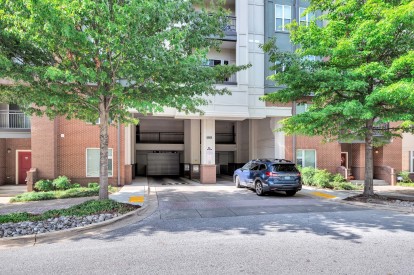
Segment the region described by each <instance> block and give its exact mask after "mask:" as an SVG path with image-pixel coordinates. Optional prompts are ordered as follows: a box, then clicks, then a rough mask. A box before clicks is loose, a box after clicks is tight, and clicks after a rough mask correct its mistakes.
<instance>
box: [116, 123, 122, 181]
mask: <svg viewBox="0 0 414 275" xmlns="http://www.w3.org/2000/svg"><path fill="white" fill-rule="evenodd" d="M116 138H117V149H116V152H117V160H118V161H117V164H118V168H117V169H118V173H117V174H118V183H117V185H118V187H119V186H121V123H120V122H119V121H118V131H117V135H116Z"/></svg>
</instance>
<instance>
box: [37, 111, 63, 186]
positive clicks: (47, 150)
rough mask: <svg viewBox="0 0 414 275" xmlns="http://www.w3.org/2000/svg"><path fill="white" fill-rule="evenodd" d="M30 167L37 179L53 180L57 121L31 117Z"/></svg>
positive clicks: (55, 169) (55, 167)
mask: <svg viewBox="0 0 414 275" xmlns="http://www.w3.org/2000/svg"><path fill="white" fill-rule="evenodd" d="M31 123H32V129H31V132H32V167H34V168H37V169H38V177H39V179H54V178H55V177H56V176H57V174H58V172H57V162H56V159H57V143H56V138H57V133H56V130H57V126H58V125H57V119H55V120H50V119H48V118H47V117H32V118H31Z"/></svg>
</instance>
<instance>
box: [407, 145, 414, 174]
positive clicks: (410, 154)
mask: <svg viewBox="0 0 414 275" xmlns="http://www.w3.org/2000/svg"><path fill="white" fill-rule="evenodd" d="M408 159H409V161H410V163H409V167H410V173H414V166H413V160H414V151H411V150H410V151H408Z"/></svg>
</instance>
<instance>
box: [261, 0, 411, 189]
mask: <svg viewBox="0 0 414 275" xmlns="http://www.w3.org/2000/svg"><path fill="white" fill-rule="evenodd" d="M310 2H311V3H310V7H309V8H308V9H307V11H306V12H310V11H313V12H316V11H319V12H321V14H322V15H321V16H320V17H319V18H317V19H316V20H324V24H320V23H319V25H318V22H317V21H316V20H315V21H313V22H312V23H311V24H310V25H309V26H302V25H299V24H298V23H297V22H293V23H292V25H291V27H290V30H291V40H292V42H293V43H294V44H296V45H297V46H298V50H297V51H296V52H295V53H288V52H282V51H280V50H278V49H277V48H276V47H275V46H274V44H275V41H269V42H268V43H266V44H265V45H263V49H264V51H266V52H268V53H269V56H270V62H273V64H275V65H274V66H273V67H272V69H273V70H276V74H274V75H272V76H271V77H270V78H271V79H272V80H274V81H276V82H277V83H279V84H281V85H284V86H283V87H284V88H282V90H280V91H277V92H274V93H271V94H268V95H266V96H264V97H263V100H265V101H270V102H292V101H297V102H299V103H300V102H303V101H305V98H310V100H311V102H312V105H311V107H310V109H309V111H307V112H305V113H303V114H299V115H295V116H292V117H289V118H287V119H285V120H284V121H283V126H282V129H281V130H283V131H284V132H286V133H287V134H302V135H310V136H323V137H324V139H325V140H328V141H332V140H335V139H355V138H356V137H360V138H363V139H364V142H365V186H364V195H366V196H370V195H373V194H374V192H373V155H372V152H373V145H376V144H378V143H381V142H383V141H384V139H383V140H376V139H375V138H374V133H375V131H382V134H383V135H384V137H385V138H386V139H388V140H389V139H390V138H391V136H398V135H400V134H401V133H402V132H403V131H411V130H412V127H411V125H412V123H411V122H410V121H412V120H413V115H414V104H412V102H414V101H413V99H414V79H413V76H414V62H413V61H414V1H385V0H375V1H357V0H356V1H345V0H337V1H331V0H319V1H310ZM319 22H321V21H319ZM308 56H317V57H319V58H316V60H315V61H310V60H309V58H307V57H308ZM396 121H405V122H404V123H401V124H400V126H398V127H394V128H384V127H381V125H384V123H389V122H396ZM385 125H387V124H385Z"/></svg>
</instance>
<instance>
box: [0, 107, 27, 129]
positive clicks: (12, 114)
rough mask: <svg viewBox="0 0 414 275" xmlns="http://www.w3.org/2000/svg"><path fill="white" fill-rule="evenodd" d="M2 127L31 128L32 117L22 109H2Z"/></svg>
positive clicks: (0, 116)
mask: <svg viewBox="0 0 414 275" xmlns="http://www.w3.org/2000/svg"><path fill="white" fill-rule="evenodd" d="M0 129H1V130H4V129H7V130H19V131H21V130H30V118H29V117H27V116H26V115H25V114H24V113H23V112H21V111H0Z"/></svg>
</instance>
